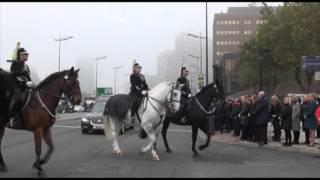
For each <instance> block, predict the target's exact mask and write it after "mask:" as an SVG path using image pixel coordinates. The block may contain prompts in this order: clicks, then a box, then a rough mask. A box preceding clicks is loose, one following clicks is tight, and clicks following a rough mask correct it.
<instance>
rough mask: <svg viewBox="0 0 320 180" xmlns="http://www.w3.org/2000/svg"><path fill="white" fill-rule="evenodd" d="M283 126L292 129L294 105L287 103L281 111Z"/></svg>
mask: <svg viewBox="0 0 320 180" xmlns="http://www.w3.org/2000/svg"><path fill="white" fill-rule="evenodd" d="M281 128H282V129H286V130H291V129H292V107H291V105H290V104H285V105H284V108H283V110H282V111H281Z"/></svg>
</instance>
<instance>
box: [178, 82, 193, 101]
mask: <svg viewBox="0 0 320 180" xmlns="http://www.w3.org/2000/svg"><path fill="white" fill-rule="evenodd" d="M177 84H184V86H182V88H181V91H182V96H183V97H188V94H190V93H191V90H190V85H189V80H188V79H187V78H185V77H179V78H178V80H177Z"/></svg>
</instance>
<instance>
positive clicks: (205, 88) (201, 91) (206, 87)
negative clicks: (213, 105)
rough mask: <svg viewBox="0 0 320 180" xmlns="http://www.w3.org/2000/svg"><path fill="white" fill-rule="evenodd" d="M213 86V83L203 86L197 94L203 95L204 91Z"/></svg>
mask: <svg viewBox="0 0 320 180" xmlns="http://www.w3.org/2000/svg"><path fill="white" fill-rule="evenodd" d="M214 84H215V83H214V82H212V83H210V84H208V85H206V86H204V87H203V88H202V89H201V90H200V91H199V92H198V94H200V93H203V92H204V91H206V90H207V89H209V88H210V87H211V86H212V85H214Z"/></svg>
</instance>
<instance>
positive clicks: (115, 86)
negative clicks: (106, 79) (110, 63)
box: [112, 65, 122, 95]
mask: <svg viewBox="0 0 320 180" xmlns="http://www.w3.org/2000/svg"><path fill="white" fill-rule="evenodd" d="M120 68H122V66H116V65H115V66H114V68H112V69H114V95H116V93H117V69H120Z"/></svg>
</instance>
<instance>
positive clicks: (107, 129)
mask: <svg viewBox="0 0 320 180" xmlns="http://www.w3.org/2000/svg"><path fill="white" fill-rule="evenodd" d="M113 131H115V129H113V127H112V124H111V117H110V116H108V115H106V116H104V133H105V136H106V138H107V140H108V141H111V140H112V139H114V137H115V134H114V133H113ZM115 132H116V131H115Z"/></svg>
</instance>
